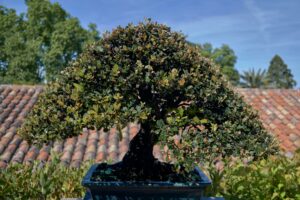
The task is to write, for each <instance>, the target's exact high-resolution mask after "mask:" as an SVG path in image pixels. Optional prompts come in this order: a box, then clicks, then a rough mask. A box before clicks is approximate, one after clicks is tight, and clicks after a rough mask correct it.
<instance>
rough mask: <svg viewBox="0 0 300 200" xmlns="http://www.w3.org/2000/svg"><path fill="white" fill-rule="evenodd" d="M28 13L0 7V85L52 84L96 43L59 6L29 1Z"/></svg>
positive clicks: (43, 0)
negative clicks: (61, 72)
mask: <svg viewBox="0 0 300 200" xmlns="http://www.w3.org/2000/svg"><path fill="white" fill-rule="evenodd" d="M26 4H27V7H28V10H27V13H26V14H20V15H17V14H16V12H15V10H13V9H7V8H5V7H3V6H1V7H0V83H40V82H41V81H43V80H44V79H45V80H46V81H52V80H54V79H55V77H56V76H57V74H58V73H59V72H60V71H61V70H62V69H64V68H65V67H66V65H67V63H68V62H70V61H71V60H73V59H74V58H76V57H77V55H78V54H80V53H81V51H82V49H83V46H84V45H85V44H86V43H87V42H90V41H94V40H97V39H98V38H99V36H98V35H99V34H98V32H97V31H96V27H95V25H93V24H92V25H90V29H89V30H85V29H83V28H82V27H81V25H80V23H79V21H78V19H77V18H74V17H71V16H70V15H69V14H68V13H67V12H66V11H65V10H64V9H63V8H62V7H61V6H60V5H59V4H58V3H53V4H52V3H51V2H50V1H49V0H27V1H26Z"/></svg>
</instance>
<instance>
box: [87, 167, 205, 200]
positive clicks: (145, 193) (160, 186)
mask: <svg viewBox="0 0 300 200" xmlns="http://www.w3.org/2000/svg"><path fill="white" fill-rule="evenodd" d="M99 165H103V164H94V165H93V166H92V167H91V168H90V169H89V170H88V172H87V174H86V175H85V177H84V178H83V180H82V185H83V186H84V187H86V189H87V192H86V196H85V199H86V200H90V199H93V200H102V199H103V200H104V199H105V200H108V199H114V200H118V199H128V200H129V199H130V200H143V199H145V200H147V199H161V200H171V199H172V200H177V199H178V200H179V199H181V200H183V199H189V200H193V199H197V200H199V199H201V198H202V197H203V192H204V189H205V188H206V187H207V186H209V185H211V181H210V180H209V178H208V177H207V176H206V175H205V174H204V173H203V172H202V171H201V170H200V169H199V168H198V167H197V168H195V173H196V174H197V175H199V177H200V180H201V181H200V182H198V183H197V184H191V183H173V182H157V181H147V182H141V181H136V182H130V181H128V182H119V181H111V182H102V181H92V180H91V177H92V175H93V173H94V172H95V170H96V168H97V167H98V166H99ZM107 168H109V165H107Z"/></svg>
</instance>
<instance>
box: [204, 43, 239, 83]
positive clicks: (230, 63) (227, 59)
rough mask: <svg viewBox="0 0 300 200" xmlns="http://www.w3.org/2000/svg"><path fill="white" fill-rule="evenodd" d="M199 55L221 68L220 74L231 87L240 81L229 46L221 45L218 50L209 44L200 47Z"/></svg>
mask: <svg viewBox="0 0 300 200" xmlns="http://www.w3.org/2000/svg"><path fill="white" fill-rule="evenodd" d="M200 48H201V54H202V55H203V56H205V57H207V58H211V59H212V60H213V61H214V62H215V63H216V64H217V65H219V66H220V67H221V71H222V73H223V74H224V75H225V76H226V77H227V78H228V80H229V81H230V82H231V83H232V84H233V85H238V83H239V80H240V75H239V72H238V71H237V70H236V69H235V68H234V65H235V63H236V60H237V56H236V55H235V53H234V51H233V49H231V48H230V47H229V45H226V44H223V45H222V46H221V47H220V48H215V49H214V48H213V46H212V45H211V44H210V43H204V44H203V45H200Z"/></svg>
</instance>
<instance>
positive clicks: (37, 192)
mask: <svg viewBox="0 0 300 200" xmlns="http://www.w3.org/2000/svg"><path fill="white" fill-rule="evenodd" d="M89 166H90V164H85V165H84V166H82V167H81V168H79V169H76V168H69V167H65V166H63V165H61V164H59V159H58V157H57V156H56V157H55V156H54V158H53V160H52V161H51V162H49V163H47V164H45V165H42V163H39V162H36V163H34V164H33V165H22V164H11V165H9V166H8V167H7V168H6V169H0V199H3V200H6V199H38V200H42V199H62V198H71V197H83V195H84V191H85V189H84V188H83V187H82V186H81V180H82V178H83V176H84V175H85V173H86V171H87V170H88V168H89Z"/></svg>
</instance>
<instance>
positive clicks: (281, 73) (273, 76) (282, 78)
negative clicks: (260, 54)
mask: <svg viewBox="0 0 300 200" xmlns="http://www.w3.org/2000/svg"><path fill="white" fill-rule="evenodd" d="M268 79H269V84H270V87H272V88H286V89H287V88H293V87H295V86H296V81H295V80H294V77H293V74H292V72H291V70H290V69H289V68H288V66H287V65H286V64H285V63H284V61H283V60H282V58H281V57H280V56H279V55H275V56H274V57H273V58H272V60H271V62H270V66H269V69H268Z"/></svg>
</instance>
